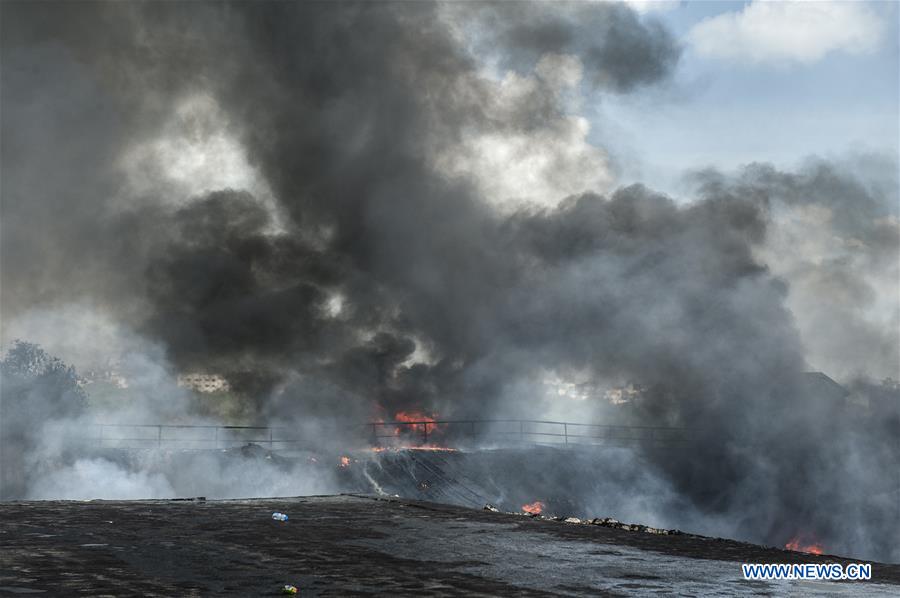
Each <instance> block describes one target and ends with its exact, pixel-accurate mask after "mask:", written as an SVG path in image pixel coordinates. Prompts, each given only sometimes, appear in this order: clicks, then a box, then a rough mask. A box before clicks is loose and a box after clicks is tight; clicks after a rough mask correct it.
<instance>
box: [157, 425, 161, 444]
mask: <svg viewBox="0 0 900 598" xmlns="http://www.w3.org/2000/svg"><path fill="white" fill-rule="evenodd" d="M156 448H162V426H156Z"/></svg>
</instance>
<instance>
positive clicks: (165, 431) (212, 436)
mask: <svg viewBox="0 0 900 598" xmlns="http://www.w3.org/2000/svg"><path fill="white" fill-rule="evenodd" d="M93 427H94V429H95V433H94V434H93V435H92V436H91V437H89V438H88V441H89V442H90V443H92V444H94V445H95V446H99V447H105V448H163V447H166V448H186V449H221V448H229V447H234V446H241V445H244V444H249V443H252V444H259V445H262V446H268V447H269V449H270V450H276V449H281V450H284V449H286V448H292V447H293V446H296V445H299V444H300V443H301V442H302V441H303V439H302V438H297V437H289V436H285V435H284V434H283V432H284V431H286V430H289V428H282V427H273V426H213V425H195V424H93Z"/></svg>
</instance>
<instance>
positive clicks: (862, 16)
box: [688, 0, 884, 64]
mask: <svg viewBox="0 0 900 598" xmlns="http://www.w3.org/2000/svg"><path fill="white" fill-rule="evenodd" d="M883 29H884V25H883V22H882V21H881V19H880V17H879V16H878V15H877V14H876V13H875V12H873V11H872V9H871V7H870V6H869V5H868V4H867V3H863V2H816V1H794V2H776V1H766V0H762V1H761V0H755V1H754V2H752V3H750V4H748V5H747V6H745V7H744V8H743V10H741V11H740V12H728V13H724V14H721V15H717V16H714V17H710V18H707V19H704V20H702V21H700V22H699V23H697V24H696V25H695V26H694V27H693V28H692V29H691V31H690V32H689V33H688V41H689V43H690V44H691V46H692V47H693V48H694V50H695V51H696V52H697V53H699V54H700V55H701V56H707V57H711V58H718V59H723V60H728V61H732V62H741V63H748V64H766V63H775V64H784V63H801V64H809V63H812V62H815V61H817V60H819V59H820V58H822V57H823V56H825V55H826V54H828V53H829V52H834V51H844V52H848V53H851V54H864V53H867V52H871V51H873V50H874V49H875V48H876V47H877V45H878V43H879V41H880V40H881V36H882V32H883Z"/></svg>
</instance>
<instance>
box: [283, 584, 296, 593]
mask: <svg viewBox="0 0 900 598" xmlns="http://www.w3.org/2000/svg"><path fill="white" fill-rule="evenodd" d="M281 593H282V594H296V593H297V586H292V585H290V584H284V586H283V587H282V588H281Z"/></svg>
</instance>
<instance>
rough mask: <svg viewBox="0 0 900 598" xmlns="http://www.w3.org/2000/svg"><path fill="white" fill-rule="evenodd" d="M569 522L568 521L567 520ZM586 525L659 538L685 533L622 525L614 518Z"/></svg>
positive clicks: (635, 525)
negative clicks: (652, 535) (641, 533)
mask: <svg viewBox="0 0 900 598" xmlns="http://www.w3.org/2000/svg"><path fill="white" fill-rule="evenodd" d="M567 521H568V520H567ZM584 523H588V524H590V525H601V526H603V527H611V528H613V529H620V530H624V531H626V532H645V533H648V534H656V535H658V536H677V535H681V534H683V533H684V532H682V531H681V530H677V529H662V528H658V527H650V526H649V525H640V524H638V523H622V522H621V521H618V520H617V519H613V518H612V517H604V518H602V519H601V518H599V517H598V518H594V519H591V520H590V521H585V522H584Z"/></svg>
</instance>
